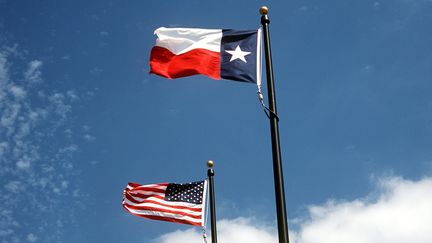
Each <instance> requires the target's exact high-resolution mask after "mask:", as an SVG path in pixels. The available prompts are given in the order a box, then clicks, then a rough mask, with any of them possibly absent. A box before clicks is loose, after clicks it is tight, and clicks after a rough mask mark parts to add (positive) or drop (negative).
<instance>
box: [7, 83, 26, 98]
mask: <svg viewBox="0 0 432 243" xmlns="http://www.w3.org/2000/svg"><path fill="white" fill-rule="evenodd" d="M9 90H10V92H11V93H12V94H13V96H14V97H15V98H16V99H22V98H24V97H25V96H26V92H25V90H24V89H23V88H21V87H20V86H16V85H12V86H11V87H10V88H9Z"/></svg>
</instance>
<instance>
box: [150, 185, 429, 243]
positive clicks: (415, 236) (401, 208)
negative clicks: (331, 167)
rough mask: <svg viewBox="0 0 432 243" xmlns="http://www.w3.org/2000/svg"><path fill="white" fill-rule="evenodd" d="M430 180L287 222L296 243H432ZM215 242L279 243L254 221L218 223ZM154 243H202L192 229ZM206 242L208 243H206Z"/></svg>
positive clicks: (382, 188)
mask: <svg viewBox="0 0 432 243" xmlns="http://www.w3.org/2000/svg"><path fill="white" fill-rule="evenodd" d="M431 192H432V177H429V178H424V179H422V180H419V181H411V180H405V179H402V178H399V177H388V178H384V179H381V180H379V181H377V183H376V190H375V191H373V192H371V193H370V194H369V195H368V196H367V197H364V198H358V199H355V200H352V201H338V200H329V201H328V202H326V203H324V204H323V205H313V206H310V207H308V213H307V215H306V216H305V217H303V218H297V219H291V221H290V222H289V223H290V225H291V227H293V226H295V227H293V228H295V229H297V230H296V231H294V230H292V229H290V241H291V242H295V243H347V242H349V243H365V242H367V243H408V242H409V243H425V242H432V234H431V232H432V206H431V205H432V193H431ZM217 227H218V240H220V242H236V243H246V242H247V243H261V242H262V243H268V242H275V243H276V242H278V238H277V232H276V226H275V225H273V226H272V228H270V227H269V225H265V224H263V223H262V222H261V221H260V220H257V219H253V218H236V219H231V220H226V219H224V220H219V221H218V225H217ZM154 242H156V243H182V242H190V243H195V242H196V243H198V242H203V240H202V234H201V232H200V231H198V230H196V229H194V228H192V229H188V230H183V231H182V230H178V231H175V232H171V233H167V234H164V235H162V236H160V237H158V238H157V239H155V240H154ZM209 242H210V240H209Z"/></svg>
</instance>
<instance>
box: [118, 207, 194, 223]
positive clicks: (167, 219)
mask: <svg viewBox="0 0 432 243" xmlns="http://www.w3.org/2000/svg"><path fill="white" fill-rule="evenodd" d="M123 207H124V208H125V209H126V210H127V208H126V207H125V205H123ZM128 211H129V210H128ZM129 213H131V214H133V215H135V216H138V217H142V218H147V219H154V220H162V221H168V222H175V223H180V224H189V225H195V226H201V223H199V222H192V221H189V220H183V219H176V218H169V217H164V216H155V215H143V214H137V213H133V212H130V211H129Z"/></svg>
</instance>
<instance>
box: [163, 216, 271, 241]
mask: <svg viewBox="0 0 432 243" xmlns="http://www.w3.org/2000/svg"><path fill="white" fill-rule="evenodd" d="M217 231H218V241H220V242H235V243H269V242H277V241H278V239H277V234H276V233H275V231H274V230H273V229H272V228H270V227H269V226H268V225H265V224H264V223H261V222H260V221H259V220H257V219H254V218H242V217H240V218H236V219H222V220H219V221H218V224H217ZM155 242H156V243H183V242H188V243H195V242H196V243H202V242H203V236H202V233H201V232H200V231H198V230H196V229H188V230H184V231H180V230H178V231H175V232H171V233H168V234H165V235H162V236H160V237H159V238H157V239H156V240H155ZM208 242H210V237H209V238H208Z"/></svg>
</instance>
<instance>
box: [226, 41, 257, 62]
mask: <svg viewBox="0 0 432 243" xmlns="http://www.w3.org/2000/svg"><path fill="white" fill-rule="evenodd" d="M225 51H226V52H228V53H229V54H231V55H232V56H231V60H230V62H232V61H234V60H236V59H240V60H242V61H243V62H245V63H247V62H246V59H245V56H246V55H249V54H251V53H250V52H249V51H242V50H241V49H240V46H239V45H237V47H236V49H235V50H231V51H227V50H225Z"/></svg>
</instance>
